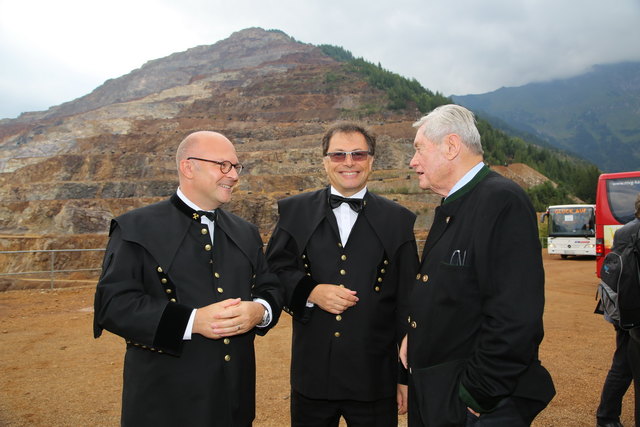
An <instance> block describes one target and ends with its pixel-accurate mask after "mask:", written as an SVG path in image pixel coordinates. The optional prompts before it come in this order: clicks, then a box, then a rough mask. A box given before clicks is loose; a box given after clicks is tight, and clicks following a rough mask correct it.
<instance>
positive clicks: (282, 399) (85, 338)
mask: <svg viewBox="0 0 640 427" xmlns="http://www.w3.org/2000/svg"><path fill="white" fill-rule="evenodd" d="M544 259H545V269H546V279H547V284H546V287H547V291H546V297H547V304H546V310H545V319H544V320H545V331H546V334H545V339H544V341H543V343H542V347H541V350H540V357H541V359H542V362H543V364H544V365H545V366H546V367H547V368H548V369H549V370H550V371H551V375H552V376H553V378H554V381H555V383H556V389H557V391H558V394H557V395H556V397H555V399H554V400H553V401H552V402H551V404H550V405H549V407H548V408H547V409H546V410H545V411H544V412H543V413H542V414H541V415H540V416H539V417H538V418H537V419H536V421H535V422H534V426H536V427H540V426H558V427H574V426H593V425H595V415H594V414H595V409H596V407H597V405H598V400H599V396H600V390H601V388H602V383H603V381H604V378H605V376H606V373H607V371H608V368H609V364H610V362H611V355H612V353H613V348H614V345H615V343H614V332H613V328H612V327H611V326H610V325H609V324H607V323H606V322H605V321H604V320H603V319H602V317H601V316H598V315H595V314H593V309H594V307H595V300H594V295H595V286H596V277H595V274H594V270H595V261H594V260H593V259H588V258H576V259H567V260H561V259H560V258H558V257H550V256H548V255H546V253H545V254H544ZM93 291H94V289H93V287H92V286H90V287H86V286H85V287H78V288H70V289H57V290H56V289H54V290H24V291H7V292H1V293H0V346H1V348H2V351H1V352H0V372H1V375H0V426H117V425H119V411H120V392H121V386H122V359H123V353H124V344H123V341H122V339H121V338H119V337H116V336H114V335H112V334H109V333H105V334H104V335H103V337H102V338H100V339H99V340H94V339H93V337H92V316H93V314H92V312H91V307H92V303H93ZM290 345H291V321H290V318H289V316H288V315H286V314H285V315H283V316H282V318H281V322H280V323H279V324H278V326H277V327H276V328H274V329H273V330H272V331H271V332H270V333H269V334H268V335H267V336H266V337H262V338H260V337H259V338H257V340H256V349H257V364H258V382H257V396H258V398H257V418H256V420H255V422H254V425H255V426H258V427H260V426H285V425H288V424H289V415H288V408H289V386H288V375H289V347H290ZM622 422H623V423H624V424H625V425H626V426H628V427H629V426H632V425H633V390H629V392H628V394H627V396H626V397H625V401H624V407H623V415H622ZM401 425H406V419H405V418H404V417H402V418H401Z"/></svg>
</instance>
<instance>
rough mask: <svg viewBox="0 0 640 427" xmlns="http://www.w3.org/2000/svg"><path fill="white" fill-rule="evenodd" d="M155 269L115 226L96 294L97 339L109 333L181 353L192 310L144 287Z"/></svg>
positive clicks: (165, 350) (138, 247)
mask: <svg viewBox="0 0 640 427" xmlns="http://www.w3.org/2000/svg"><path fill="white" fill-rule="evenodd" d="M114 224H115V223H114ZM153 265H154V262H153V259H152V258H151V256H150V254H149V253H148V252H147V251H145V250H144V248H142V247H141V246H139V245H137V244H134V243H132V242H128V241H125V240H123V239H122V233H121V229H120V228H119V227H118V226H117V224H115V225H114V226H113V227H112V232H111V237H110V239H109V243H108V245H107V250H106V253H105V258H104V261H103V266H102V274H101V277H100V280H99V282H98V286H97V288H96V293H95V300H94V337H96V338H97V337H99V336H100V335H101V334H102V330H103V329H106V330H108V331H110V332H112V333H114V334H116V335H119V336H121V337H123V338H125V339H126V340H127V341H131V342H132V343H134V344H136V345H143V346H147V347H148V348H150V349H157V350H161V351H164V352H166V353H169V354H174V355H179V354H180V352H181V350H182V344H183V336H184V331H185V328H186V326H187V323H188V321H189V317H190V315H191V312H192V310H193V309H192V308H191V307H187V306H184V305H182V304H178V303H173V302H169V301H168V300H167V298H166V296H164V295H162V289H161V288H160V287H158V289H159V290H158V292H157V294H154V292H153V291H152V290H150V289H148V288H147V286H145V282H144V277H145V272H146V273H147V275H148V274H149V273H150V271H151V268H153V269H155V267H153Z"/></svg>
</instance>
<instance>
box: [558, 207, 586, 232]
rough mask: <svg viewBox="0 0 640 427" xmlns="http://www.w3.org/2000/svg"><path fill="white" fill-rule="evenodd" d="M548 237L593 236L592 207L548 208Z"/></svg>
mask: <svg viewBox="0 0 640 427" xmlns="http://www.w3.org/2000/svg"><path fill="white" fill-rule="evenodd" d="M549 218H550V221H549V236H550V237H552V236H567V237H569V236H583V237H592V236H595V218H594V210H593V208H592V207H558V208H552V207H550V208H549Z"/></svg>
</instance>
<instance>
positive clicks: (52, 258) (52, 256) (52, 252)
mask: <svg viewBox="0 0 640 427" xmlns="http://www.w3.org/2000/svg"><path fill="white" fill-rule="evenodd" d="M104 250H105V249H104V248H98V249H34V250H24V251H0V255H18V254H38V253H45V254H49V268H48V269H46V270H34V271H17V272H1V271H0V277H4V276H13V277H15V276H24V275H29V274H48V275H49V281H50V288H51V289H53V288H54V287H55V286H54V285H55V281H56V274H58V273H75V272H83V271H84V272H89V271H100V269H101V267H100V266H97V267H94V268H74V269H61V270H56V268H55V264H56V254H60V253H71V252H96V251H101V252H104Z"/></svg>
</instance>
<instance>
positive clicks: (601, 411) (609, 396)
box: [596, 326, 639, 424]
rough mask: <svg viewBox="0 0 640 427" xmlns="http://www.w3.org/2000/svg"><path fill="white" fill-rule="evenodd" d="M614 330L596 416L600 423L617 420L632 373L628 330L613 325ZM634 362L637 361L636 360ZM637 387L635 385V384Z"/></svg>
mask: <svg viewBox="0 0 640 427" xmlns="http://www.w3.org/2000/svg"><path fill="white" fill-rule="evenodd" d="M614 328H615V330H616V350H615V352H614V353H613V360H612V361H611V368H610V369H609V373H608V374H607V378H606V379H605V381H604V386H603V387H602V395H601V396H600V405H598V410H597V411H596V418H597V420H598V422H599V423H600V424H604V423H608V422H609V423H610V422H619V421H620V413H621V412H622V398H623V397H624V394H625V393H626V392H627V389H628V388H629V385H630V384H631V380H632V379H633V373H632V372H631V364H630V360H629V351H628V348H629V339H630V337H629V332H627V331H625V330H623V329H620V328H618V327H617V326H614ZM636 363H639V362H638V361H636ZM636 389H637V386H636ZM637 402H638V398H636V419H638V404H637Z"/></svg>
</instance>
